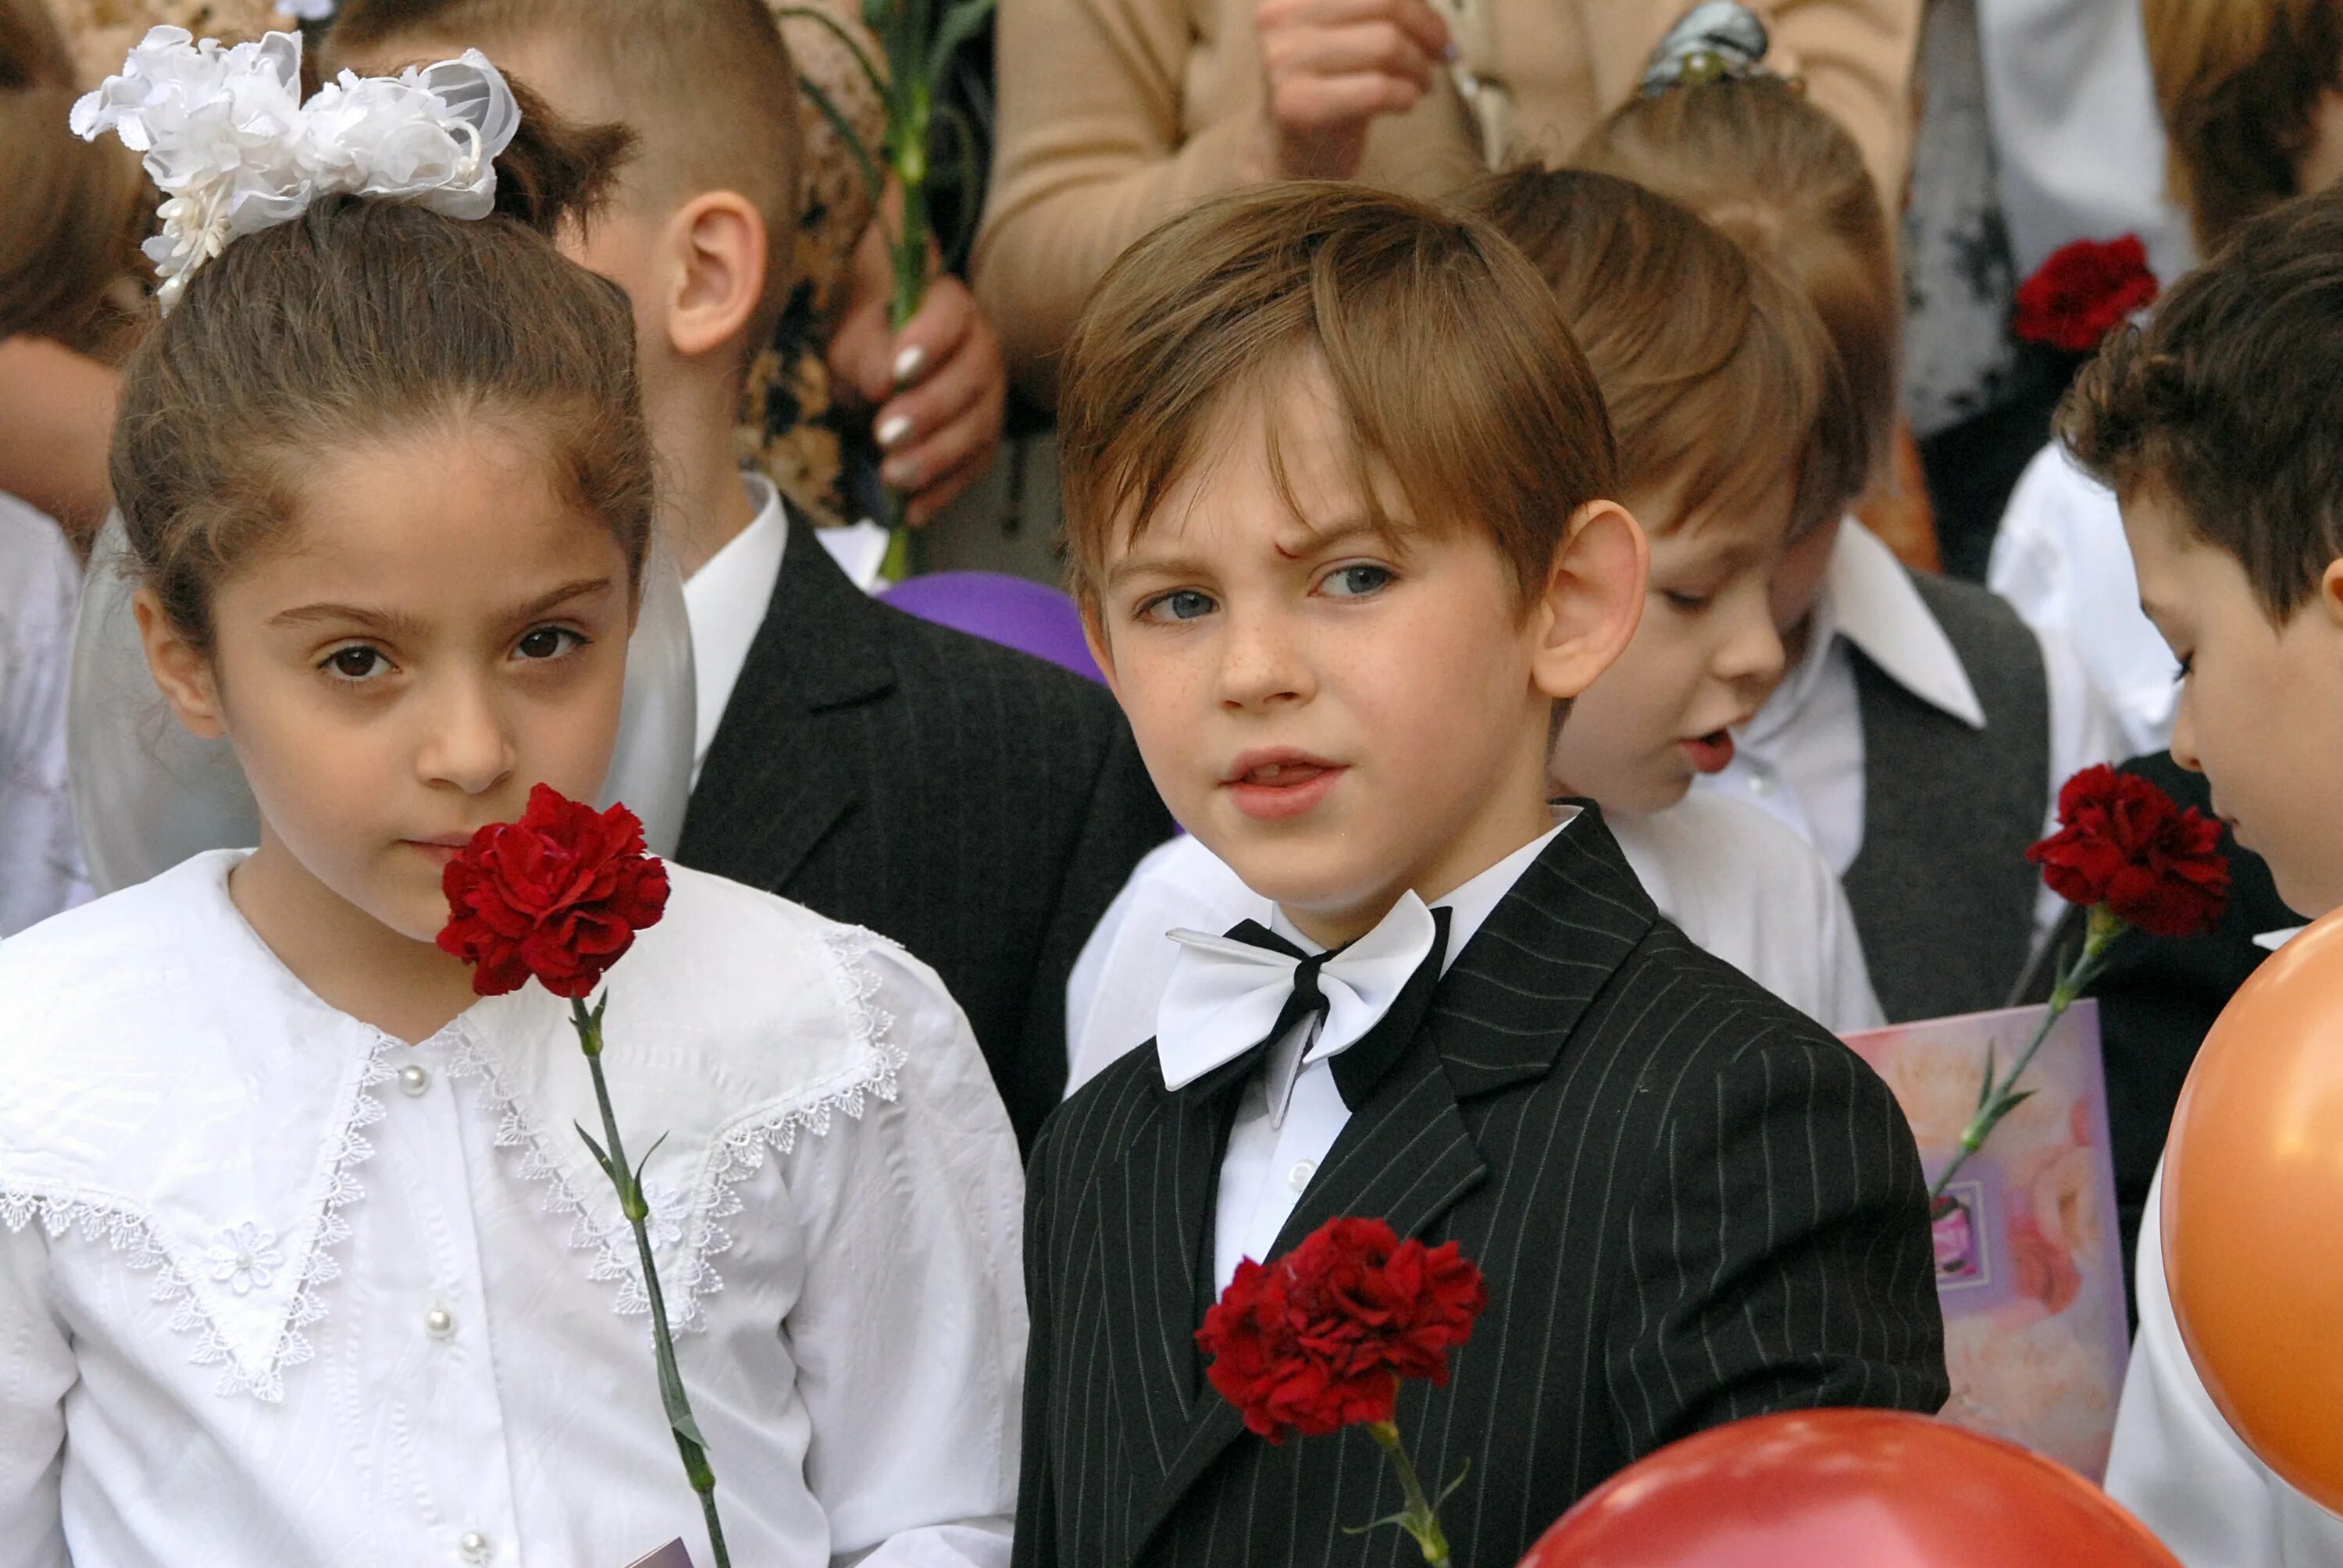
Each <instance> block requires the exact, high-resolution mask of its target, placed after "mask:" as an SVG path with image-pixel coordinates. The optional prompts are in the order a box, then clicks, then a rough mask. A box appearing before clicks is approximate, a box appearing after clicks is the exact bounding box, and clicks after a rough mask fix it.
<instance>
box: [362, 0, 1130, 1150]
mask: <svg viewBox="0 0 2343 1568" xmlns="http://www.w3.org/2000/svg"><path fill="white" fill-rule="evenodd" d="M329 48H330V50H331V57H330V59H329V61H328V69H336V68H339V67H340V66H343V65H357V66H361V67H367V68H375V69H389V68H395V67H397V66H398V65H405V64H407V63H410V62H414V61H420V60H436V59H441V58H445V57H447V56H450V55H455V54H456V53H458V52H459V51H461V50H463V49H466V48H478V49H480V50H481V51H482V52H483V53H485V54H487V55H488V56H489V57H490V58H492V59H494V60H495V61H497V63H498V65H502V66H504V67H505V68H506V69H508V70H509V71H511V72H512V73H513V74H514V75H517V76H518V77H519V78H520V79H521V80H523V81H524V82H525V83H527V84H528V85H529V86H530V87H533V88H535V89H536V90H537V92H538V94H539V95H542V96H543V97H544V98H546V99H547V100H548V102H549V103H550V104H551V105H552V106H553V107H554V108H555V109H556V110H557V111H558V112H560V113H562V114H564V115H565V116H568V117H569V118H571V119H573V120H579V121H586V122H600V121H623V122H624V123H625V124H626V126H627V127H628V129H629V130H631V131H633V132H634V133H635V136H636V137H637V146H636V149H635V156H634V157H633V158H632V159H631V161H630V162H629V163H628V166H627V168H626V169H625V170H624V172H623V174H622V176H621V178H620V180H619V185H618V193H617V195H616V196H615V197H614V198H613V199H612V201H611V204H610V207H609V210H608V211H607V212H605V213H602V214H598V215H597V216H596V218H595V220H594V222H593V223H592V225H591V226H589V227H588V228H586V229H584V230H583V231H581V232H579V233H576V234H573V235H570V236H567V240H566V244H567V245H568V249H569V252H570V254H571V255H572V256H573V257H575V258H576V259H577V260H578V261H579V262H581V263H583V264H584V265H585V266H590V267H592V268H593V269H594V270H596V271H597V272H599V273H602V274H603V275H604V276H608V277H609V278H611V279H613V280H614V281H616V282H617V283H618V284H619V285H621V286H623V287H625V289H626V290H627V294H628V298H629V300H630V301H631V302H632V303H633V306H634V311H635V322H636V329H637V337H638V345H637V347H638V358H639V363H640V365H641V369H642V382H643V408H644V413H645V416H646V417H647V418H648V419H649V424H650V428H651V436H652V439H653V441H654V442H655V444H656V445H657V446H658V447H659V465H660V473H659V479H660V485H661V487H662V490H663V492H664V496H663V498H664V500H665V501H666V503H667V506H666V510H667V514H668V523H669V527H668V528H667V529H666V533H667V538H668V542H669V545H670V546H671V547H672V548H674V549H675V550H676V551H677V554H678V556H679V559H680V561H681V564H682V566H683V568H684V571H685V574H686V576H687V578H689V580H688V581H687V583H686V585H685V598H686V599H687V601H688V602H689V606H690V611H691V631H692V648H693V654H694V659H695V663H696V664H697V666H698V670H697V673H698V678H699V692H700V703H699V736H698V742H697V753H696V759H695V761H696V768H695V775H696V776H695V781H694V786H693V789H692V794H691V802H690V806H689V810H688V812H687V814H686V816H685V819H684V824H683V841H682V843H681V844H680V845H679V847H678V849H677V856H676V858H677V859H679V860H681V861H682V862H683V863H684V864H686V865H689V866H695V867H698V868H699V869H701V870H705V871H715V872H718V873H719V874H720V875H723V876H727V877H730V878H732V879H734V880H736V881H741V882H747V883H749V885H751V886H752V887H759V888H764V889H768V890H770V891H773V892H776V893H779V894H780V895H781V896H782V897H784V898H788V899H793V900H797V901H798V902H799V903H801V904H804V905H806V906H808V907H809V908H810V909H813V910H818V911H820V913H822V914H824V915H828V916H829V917H830V918H831V919H832V920H847V921H850V922H852V923H854V924H858V925H864V926H868V927H870V929H871V930H876V931H879V932H880V933H882V934H883V935H886V936H889V937H892V938H893V939H895V940H897V941H899V942H901V943H902V944H903V945H904V946H905V947H907V948H909V949H910V950H911V952H912V953H913V954H914V955H915V956H917V957H919V958H920V959H922V960H926V961H927V962H928V963H929V964H930V965H932V966H934V968H935V970H936V972H937V973H938V974H939V975H940V976H942V977H943V981H944V984H945V985H946V986H947V987H949V988H950V990H951V994H952V999H953V1000H955V1001H957V1002H959V1003H960V1007H961V1008H962V1010H965V1011H966V1012H967V1014H968V1021H969V1025H970V1028H971V1029H973V1030H975V1032H976V1038H977V1041H978V1043H979V1044H980V1045H981V1046H982V1047H983V1048H984V1055H985V1060H986V1061H987V1063H988V1064H989V1065H990V1067H991V1069H992V1078H993V1081H994V1083H995V1084H996V1085H997V1086H998V1087H999V1088H1000V1091H1001V1099H1002V1100H1003V1101H1005V1102H1006V1103H1007V1105H1008V1108H1009V1117H1010V1121H1011V1122H1012V1123H1014V1124H1015V1126H1016V1128H1017V1135H1018V1138H1019V1140H1020V1141H1021V1142H1028V1143H1030V1142H1031V1140H1032V1136H1033V1133H1034V1131H1035V1130H1036V1129H1037V1128H1039V1127H1040V1126H1041V1118H1042V1117H1043V1116H1045V1115H1047V1114H1048V1113H1049V1111H1050V1110H1051V1107H1052V1106H1054V1105H1056V1104H1057V1102H1058V1099H1059V1097H1060V1096H1061V1094H1062V1093H1063V1092H1064V1091H1065V1084H1066V1026H1065V994H1066V980H1067V977H1068V975H1069V974H1070V973H1071V970H1072V969H1073V962H1074V959H1075V957H1076V956H1077V955H1078V954H1079V953H1080V952H1081V945H1082V942H1083V940H1084V939H1086V938H1087V937H1088V936H1089V935H1090V932H1091V928H1092V927H1093V926H1095V925H1096V924H1097V923H1098V920H1099V917H1100V916H1101V915H1102V914H1104V913H1105V912H1106V907H1107V905H1108V904H1109V903H1111V901H1112V900H1113V899H1114V895H1115V893H1116V892H1117V891H1118V890H1121V886H1122V884H1123V881H1124V879H1126V878H1127V877H1129V875H1130V874H1131V867H1132V866H1134V865H1136V864H1137V863H1138V860H1139V858H1140V857H1141V855H1143V854H1145V853H1146V852H1147V851H1148V850H1149V849H1152V848H1153V847H1154V846H1155V845H1157V844H1160V843H1161V842H1162V841H1163V840H1164V839H1168V838H1170V837H1171V836H1172V820H1171V819H1170V818H1169V817H1168V816H1167V815H1165V813H1164V810H1163V806H1162V802H1161V799H1158V797H1157V796H1156V793H1155V790H1154V789H1153V787H1152V786H1151V784H1150V783H1149V782H1148V780H1147V776H1146V773H1145V771H1144V769H1142V768H1141V766H1140V762H1139V756H1138V753H1137V752H1136V751H1135V750H1134V749H1132V746H1131V737H1130V733H1129V730H1128V729H1127V728H1126V727H1125V725H1124V724H1123V722H1122V720H1121V716H1120V715H1118V714H1117V713H1116V712H1115V710H1114V704H1113V703H1112V702H1111V701H1110V700H1108V699H1107V697H1106V695H1105V694H1104V693H1103V692H1101V691H1100V690H1099V689H1097V687H1096V686H1094V685H1092V684H1091V682H1089V681H1086V680H1084V679H1082V678H1080V677H1079V676H1075V675H1072V674H1070V673H1069V672H1067V671H1065V670H1061V669H1059V668H1056V667H1055V666H1053V665H1048V664H1044V663H1043V662H1041V660H1040V659H1037V658H1028V657H1027V656H1025V655H1024V654H1021V653H1017V652H1013V651H1011V650H1010V649H1007V648H1000V647H997V646H995V645H994V644H991V643H989V642H982V641H980V640H978V639H977V638H971V637H967V636H964V635H962V634H960V633H959V632H956V631H950V630H948V629H946V628H941V627H937V626H932V625H930V624H929V623H927V622H925V621H921V620H915V619H913V618H910V616H906V615H902V614H900V613H899V612H897V611H895V610H892V609H889V608H886V607H884V606H882V605H880V604H876V603H874V602H872V601H871V600H870V598H867V597H866V596H865V595H864V594H863V593H862V592H861V591H860V590H859V589H858V588H855V587H854V585H853V584H852V583H851V582H850V581H849V580H848V578H847V577H846V575H845V574H844V573H843V572H842V571H841V570H840V568H839V567H838V565H837V564H836V563H835V562H834V561H832V560H831V558H830V554H829V552H828V551H827V550H825V549H824V548H822V545H821V541H820V536H819V534H818V532H817V530H815V529H813V528H809V527H808V526H807V525H806V522H805V519H803V518H797V517H792V516H790V515H789V511H788V509H787V508H785V507H784V506H783V505H782V503H781V499H780V497H779V495H778V494H777V493H775V491H774V488H773V487H772V486H771V485H770V484H769V482H768V481H767V480H766V479H765V478H764V477H762V476H761V475H754V474H744V473H743V472H742V471H741V470H740V468H739V464H738V461H737V457H736V455H735V451H734V446H733V441H734V437H733V419H734V416H735V413H736V412H737V410H738V409H739V407H740V399H741V391H742V385H743V382H744V379H745V377H746V376H747V373H748V367H749V361H750V360H751V358H753V357H754V356H755V353H756V351H757V349H758V348H759V347H761V346H762V345H763V344H765V343H766V342H768V341H769V339H770V338H771V337H772V333H773V327H774V324H775V322H776V321H777V320H778V319H779V315H780V311H781V307H782V306H783V304H784V303H785V302H786V301H787V300H788V298H789V289H790V286H791V283H792V281H793V279H792V275H791V271H790V268H789V244H788V239H789V236H791V235H793V234H795V233H796V232H797V220H798V203H799V182H798V139H799V98H798V91H797V78H796V75H795V74H794V72H793V71H792V69H791V67H790V65H789V53H788V50H787V49H786V48H785V47H784V46H783V44H782V41H781V36H780V33H779V29H778V27H777V26H776V25H775V24H774V21H773V17H772V15H771V13H770V11H769V9H768V7H767V5H766V0H352V3H351V4H348V5H344V6H343V7H342V9H341V11H340V13H339V14H338V15H337V18H336V22H335V30H334V33H333V35H332V37H331V42H330V45H329ZM773 236H779V238H778V242H776V241H775V239H774V237H773ZM950 379H951V377H945V380H946V381H950ZM908 401H916V399H912V400H907V402H908ZM931 401H932V400H930V402H931Z"/></svg>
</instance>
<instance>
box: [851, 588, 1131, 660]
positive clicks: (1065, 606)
mask: <svg viewBox="0 0 2343 1568" xmlns="http://www.w3.org/2000/svg"><path fill="white" fill-rule="evenodd" d="M879 597H880V598H881V599H882V600H884V601H885V602H886V603H888V604H890V605H892V606H894V607H895V608H897V609H900V610H901V611H903V612H904V613H905V614H907V615H915V616H918V617H919V618H920V619H921V620H928V621H933V622H935V623H936V624H937V625H938V626H948V627H950V628H952V629H953V630H955V631H964V632H967V633H968V634H969V635H970V636H971V637H980V638H984V639H985V640H986V641H987V642H997V643H1001V644H1002V645H1004V646H1006V647H1009V648H1016V649H1018V650H1020V651H1021V652H1024V653H1030V654H1031V655H1032V656H1033V657H1034V658H1046V659H1048V660H1049V661H1050V662H1051V664H1055V665H1059V666H1061V667H1063V668H1067V669H1071V670H1072V671H1073V672H1074V673H1075V674H1076V675H1079V676H1081V677H1082V678H1085V679H1089V680H1095V681H1098V682H1099V683H1100V684H1101V685H1104V684H1105V678H1104V677H1103V676H1101V675H1100V674H1099V667H1098V664H1097V662H1096V661H1095V660H1093V659H1092V658H1091V650H1090V646H1089V644H1087V643H1085V642H1084V641H1083V640H1082V614H1081V611H1080V610H1078V609H1076V608H1074V601H1073V600H1072V599H1071V598H1068V597H1067V596H1066V595H1064V594H1062V593H1060V592H1059V591H1058V590H1057V589H1056V588H1044V587H1043V586H1042V585H1041V584H1040V583H1037V582H1031V581H1029V580H1027V579H1026V578H1014V577H1010V576H1008V575H1006V574H1004V573H1001V572H930V573H929V574H928V575H927V576H925V577H916V578H904V579H903V580H902V581H901V582H899V583H897V584H895V585H894V586H893V587H892V588H888V589H887V590H886V591H885V592H884V593H882V594H880V596H879Z"/></svg>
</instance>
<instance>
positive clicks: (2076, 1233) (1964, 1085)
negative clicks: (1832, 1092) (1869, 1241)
mask: <svg viewBox="0 0 2343 1568" xmlns="http://www.w3.org/2000/svg"><path fill="white" fill-rule="evenodd" d="M2045 1011H2046V1009H2043V1008H2039V1007H2028V1008H2011V1009H2009V1010H2006V1011H2002V1012H1980V1013H1970V1014H1967V1015H1966V1016H1963V1017H1960V1018H1936V1019H1928V1020H1925V1021H1921V1022H1916V1023H1907V1024H1893V1025H1890V1026H1889V1027H1887V1028H1885V1029H1875V1030H1865V1031H1863V1032H1862V1033H1859V1034H1851V1035H1849V1036H1847V1037H1846V1042H1847V1044H1848V1045H1849V1046H1851V1047H1853V1048H1854V1050H1855V1053H1856V1054H1857V1055H1859V1056H1861V1057H1862V1058H1863V1059H1864V1060H1865V1061H1867V1062H1869V1063H1870V1064H1871V1065H1872V1067H1873V1069H1874V1070H1876V1071H1877V1072H1878V1073H1879V1075H1880V1076H1881V1077H1882V1078H1884V1079H1885V1080H1886V1081H1887V1086H1888V1087H1889V1088H1890V1089H1892V1090H1893V1091H1895V1092H1896V1102H1897V1103H1898V1104H1900V1105H1901V1106H1903V1108H1904V1114H1905V1116H1906V1119H1907V1120H1909V1121H1910V1122H1911V1123H1912V1133H1913V1136H1914V1138H1915V1139H1916V1141H1918V1143H1919V1145H1920V1163H1921V1165H1922V1166H1923V1167H1925V1168H1926V1171H1927V1173H1928V1179H1929V1181H1932V1182H1933V1181H1935V1180H1936V1177H1937V1175H1938V1174H1939V1173H1940V1172H1941V1171H1943V1170H1944V1169H1945V1167H1946V1165H1947V1164H1949V1163H1950V1162H1951V1161H1952V1157H1953V1153H1954V1150H1955V1148H1956V1145H1957V1144H1958V1142H1959V1140H1960V1135H1961V1131H1962V1130H1963V1129H1964V1128H1965V1127H1966V1125H1967V1124H1968V1120H1969V1117H1970V1115H1971V1114H1972V1113H1973V1112H1974V1111H1976V1103H1977V1086H1978V1083H1979V1081H1980V1080H1981V1079H1982V1076H1983V1074H1984V1072H1985V1070H1986V1057H1987V1055H1988V1053H1990V1055H1991V1056H1992V1058H1993V1060H1995V1061H1996V1063H1997V1064H1998V1070H2000V1071H2002V1072H2007V1071H2008V1070H2009V1068H2010V1064H2011V1063H2013V1062H2014V1061H2016V1060H2017V1058H2018V1056H2019V1055H2020V1054H2022V1053H2023V1052H2024V1051H2025V1050H2026V1042H2027V1041H2028V1040H2032V1039H2033V1038H2034V1031H2035V1030H2036V1028H2037V1027H2039V1025H2040V1023H2041V1021H2042V1018H2043V1014H2044V1013H2045ZM2017 1087H2018V1088H2019V1089H2021V1090H2025V1089H2030V1090H2032V1091H2034V1095H2033V1098H2032V1099H2030V1100H2028V1101H2026V1103H2025V1104H2023V1105H2021V1106H2019V1107H2018V1108H2017V1109H2016V1111H2012V1112H2010V1114H2009V1116H2008V1117H2007V1119H2006V1120H2005V1121H2003V1122H2002V1123H2001V1125H2000V1126H1998V1127H1996V1128H1995V1129H1994V1131H1993V1135H1992V1136H1991V1137H1990V1138H1988V1139H1986V1142H1985V1146H1984V1148H1982V1149H1981V1150H1979V1151H1978V1152H1977V1153H1976V1156H1975V1157H1974V1158H1973V1159H1971V1160H1970V1161H1969V1162H1968V1163H1967V1164H1966V1165H1965V1166H1963V1167H1962V1168H1961V1171H1960V1174H1959V1175H1958V1176H1956V1177H1955V1178H1954V1179H1953V1185H1952V1186H1951V1188H1950V1189H1949V1190H1948V1191H1946V1197H1948V1198H1950V1199H1952V1200H1953V1201H1954V1203H1955V1207H1954V1208H1953V1210H1952V1211H1951V1212H1950V1213H1947V1214H1946V1215H1945V1216H1944V1217H1943V1218H1941V1219H1939V1220H1937V1221H1936V1227H1935V1229H1936V1299H1937V1300H1938V1301H1939V1302H1942V1303H1943V1305H1944V1309H1945V1360H1946V1365H1947V1366H1948V1367H1949V1369H1950V1370H1951V1372H1952V1377H1953V1397H1952V1401H1951V1402H1950V1403H1948V1404H1947V1405H1946V1407H1945V1412H1944V1413H1945V1419H1946V1420H1947V1421H1951V1422H1956V1423H1957V1424H1959V1425H1962V1426H1966V1427H1971V1428H1974V1429H1975V1430H1976V1431H1979V1432H1989V1433H1991V1434H1993V1435H1994V1436H1996V1437H2004V1438H2007V1439H2009V1440H2010V1441H2012V1442H2019V1443H2023V1444H2025V1445H2026V1447H2028V1448H2031V1449H2033V1450H2035V1451H2036V1452H2040V1453H2043V1454H2046V1455H2048V1456H2049V1457H2050V1458H2052V1459H2055V1460H2056V1461H2058V1462H2060V1463H2062V1464H2064V1465H2066V1466H2067V1467H2068V1468H2069V1469H2072V1470H2075V1471H2077V1472H2079V1473H2082V1474H2083V1475H2085V1476H2087V1477H2088V1478H2090V1479H2091V1480H2093V1481H2098V1480H2100V1479H2102V1478H2103V1476H2104V1475H2105V1473H2106V1471H2107V1445H2108V1443H2109V1442H2111V1441H2112V1439H2113V1438H2114V1435H2115V1422H2116V1399H2117V1395H2118V1394H2119V1393H2121V1392H2122V1390H2123V1379H2124V1370H2125V1368H2126V1366H2127V1364H2128V1362H2129V1360H2130V1342H2129V1336H2128V1333H2127V1330H2126V1327H2125V1319H2124V1284H2123V1253H2122V1241H2121V1240H2120V1238H2119V1234H2118V1232H2117V1228H2116V1185H2115V1163H2114V1160H2113V1158H2112V1156H2111V1155H2110V1153H2109V1151H2108V1144H2107V1075H2106V1072H2105V1070H2103V1068H2102V1066H2101V1064H2100V1060H2099V1014H2098V1005H2097V1003H2096V1002H2092V1001H2082V1002H2077V1004H2076V1005H2075V1006H2074V1007H2073V1008H2071V1009H2069V1010H2068V1011H2067V1013H2066V1017H2064V1018H2063V1019H2061V1020H2059V1021H2058V1027H2057V1028H2056V1030H2053V1031H2052V1032H2051V1035H2050V1038H2049V1039H2048V1040H2046V1041H2044V1042H2043V1046H2042V1050H2041V1053H2040V1054H2039V1055H2037V1056H2036V1057H2035V1059H2034V1060H2033V1062H2032V1064H2031V1065H2029V1066H2028V1067H2027V1069H2026V1076H2025V1077H2024V1078H2022V1079H2020V1080H2019V1081H2018V1084H2017Z"/></svg>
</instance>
